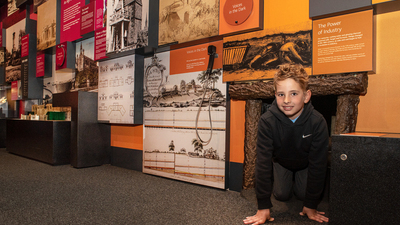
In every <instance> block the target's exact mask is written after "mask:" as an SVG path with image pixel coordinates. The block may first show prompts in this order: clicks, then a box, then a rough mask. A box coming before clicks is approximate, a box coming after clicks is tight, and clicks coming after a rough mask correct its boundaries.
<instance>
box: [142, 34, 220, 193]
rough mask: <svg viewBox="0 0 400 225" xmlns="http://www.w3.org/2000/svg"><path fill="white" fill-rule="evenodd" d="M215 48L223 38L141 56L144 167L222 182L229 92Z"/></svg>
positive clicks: (167, 174)
mask: <svg viewBox="0 0 400 225" xmlns="http://www.w3.org/2000/svg"><path fill="white" fill-rule="evenodd" d="M217 52H219V53H221V52H222V41H216V42H210V43H206V44H201V45H196V46H190V47H186V48H182V49H176V50H173V51H167V52H162V53H157V54H155V55H154V56H153V57H150V58H146V59H145V77H144V95H143V101H144V106H143V108H144V125H145V129H144V135H143V136H144V142H143V172H145V173H149V174H154V175H158V176H164V177H168V178H173V179H177V180H182V181H187V182H191V183H197V184H202V185H207V186H211V187H216V188H221V189H224V188H225V179H226V178H225V172H226V170H225V168H226V167H225V164H226V159H225V155H226V145H225V141H226V134H225V132H226V126H227V124H226V115H227V110H226V107H227V106H226V101H227V100H226V96H227V92H226V84H224V83H222V77H221V76H222V68H221V67H222V59H221V58H216V57H215V54H216V53H217ZM154 140H157V141H154Z"/></svg>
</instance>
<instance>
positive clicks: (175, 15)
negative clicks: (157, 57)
mask: <svg viewBox="0 0 400 225" xmlns="http://www.w3.org/2000/svg"><path fill="white" fill-rule="evenodd" d="M218 21H219V0H202V1H200V0H165V1H160V11H159V30H158V42H159V45H164V44H169V43H174V42H178V43H183V42H188V41H193V40H198V39H202V38H207V37H212V36H216V35H218Z"/></svg>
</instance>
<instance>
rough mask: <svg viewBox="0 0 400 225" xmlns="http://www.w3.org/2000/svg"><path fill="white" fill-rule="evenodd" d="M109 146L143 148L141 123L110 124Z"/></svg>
mask: <svg viewBox="0 0 400 225" xmlns="http://www.w3.org/2000/svg"><path fill="white" fill-rule="evenodd" d="M111 146H113V147H119V148H129V149H136V150H143V125H138V126H116V125H113V126H111Z"/></svg>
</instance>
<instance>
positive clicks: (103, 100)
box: [97, 55, 135, 124]
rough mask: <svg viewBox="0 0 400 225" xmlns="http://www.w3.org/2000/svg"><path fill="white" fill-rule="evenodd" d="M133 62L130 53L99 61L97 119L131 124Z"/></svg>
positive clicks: (133, 58) (132, 116) (132, 56)
mask: <svg viewBox="0 0 400 225" xmlns="http://www.w3.org/2000/svg"><path fill="white" fill-rule="evenodd" d="M134 62H135V55H130V56H125V57H122V58H116V59H112V60H107V61H102V62H100V63H99V81H98V82H99V87H98V107H99V108H98V113H97V119H98V120H99V121H103V122H109V123H121V124H133V119H134V115H133V113H131V109H133V108H134V98H131V97H130V96H131V94H132V93H133V91H134V87H135V86H134V72H135V67H134Z"/></svg>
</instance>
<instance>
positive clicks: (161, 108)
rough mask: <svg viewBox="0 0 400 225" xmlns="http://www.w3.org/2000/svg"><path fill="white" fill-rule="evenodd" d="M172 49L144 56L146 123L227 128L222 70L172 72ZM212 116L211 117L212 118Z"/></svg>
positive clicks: (180, 126) (224, 85)
mask: <svg viewBox="0 0 400 225" xmlns="http://www.w3.org/2000/svg"><path fill="white" fill-rule="evenodd" d="M168 67H169V52H166V53H161V54H157V55H155V56H154V57H152V58H147V59H145V75H144V76H145V77H144V93H143V96H144V97H143V106H144V113H145V114H144V115H145V117H144V120H145V122H144V123H145V125H152V126H165V127H179V128H195V127H196V122H197V127H200V128H205V129H210V128H211V124H210V121H212V127H213V128H219V129H225V117H226V84H224V83H222V70H221V69H216V70H213V73H212V74H211V75H209V76H208V75H207V74H206V72H205V71H198V72H190V73H185V74H176V75H169V68H168ZM210 116H211V118H210Z"/></svg>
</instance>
